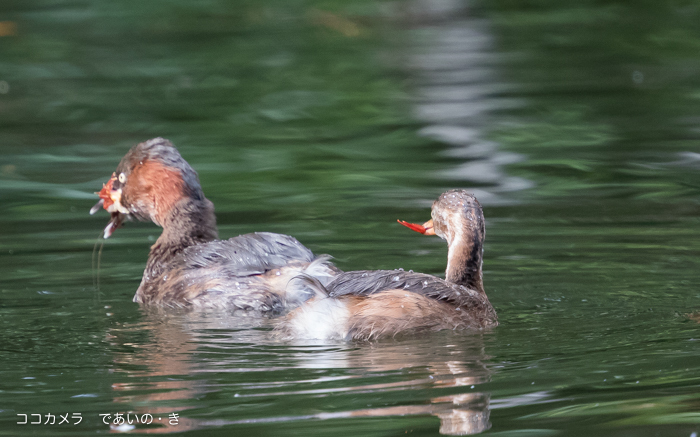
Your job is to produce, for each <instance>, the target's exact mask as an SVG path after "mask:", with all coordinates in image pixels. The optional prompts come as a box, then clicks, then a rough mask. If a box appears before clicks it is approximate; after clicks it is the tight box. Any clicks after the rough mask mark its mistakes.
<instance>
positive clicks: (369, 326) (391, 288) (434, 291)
mask: <svg viewBox="0 0 700 437" xmlns="http://www.w3.org/2000/svg"><path fill="white" fill-rule="evenodd" d="M401 223H402V224H404V225H406V226H408V227H410V228H411V229H413V230H416V231H418V232H421V233H423V234H425V235H438V236H439V237H441V238H443V239H445V240H447V244H448V247H449V252H448V256H447V272H446V278H447V279H446V280H443V279H440V278H437V277H435V276H432V275H427V274H423V273H414V272H405V271H403V270H375V271H356V272H346V273H340V274H338V276H336V277H335V278H334V279H333V280H332V281H331V282H330V283H328V284H326V285H324V284H322V283H320V282H319V281H318V280H316V279H314V278H311V277H308V276H304V277H299V278H296V280H293V281H291V282H290V285H289V289H294V290H298V291H297V292H300V291H301V290H305V291H306V292H307V293H311V292H313V293H314V294H315V297H314V298H312V299H310V300H309V301H307V302H306V303H304V304H303V305H301V306H300V307H298V308H296V309H294V310H293V311H292V312H290V313H289V314H288V315H287V316H286V318H285V319H284V320H283V321H282V322H281V323H280V325H279V326H278V327H277V329H278V331H279V332H280V333H281V335H282V336H289V337H294V338H321V339H322V338H340V339H351V340H372V339H377V338H381V337H387V336H395V335H397V334H399V333H404V332H409V331H411V332H414V331H421V330H433V331H437V330H441V329H481V328H487V327H494V326H497V325H498V319H497V317H496V312H495V311H494V309H493V307H492V306H491V303H490V302H489V300H488V298H487V297H486V293H485V292H484V286H483V281H482V274H481V265H482V257H483V242H484V233H485V228H484V215H483V212H482V209H481V205H480V204H479V202H478V201H477V200H476V198H475V197H474V196H472V195H471V194H469V193H467V192H466V191H464V190H451V191H448V192H446V193H443V194H442V195H441V196H440V198H439V199H438V200H437V201H435V202H434V203H433V207H432V220H430V221H428V222H426V223H425V224H423V225H414V224H409V223H405V222H401Z"/></svg>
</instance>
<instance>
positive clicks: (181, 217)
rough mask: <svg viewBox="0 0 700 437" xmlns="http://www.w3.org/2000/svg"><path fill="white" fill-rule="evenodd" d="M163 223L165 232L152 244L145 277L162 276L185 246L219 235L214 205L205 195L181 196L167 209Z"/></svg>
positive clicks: (207, 240)
mask: <svg viewBox="0 0 700 437" xmlns="http://www.w3.org/2000/svg"><path fill="white" fill-rule="evenodd" d="M161 225H162V226H163V233H162V234H161V235H160V237H159V238H158V240H156V242H155V244H154V245H153V246H151V252H150V253H149V255H148V263H147V264H146V271H145V272H144V279H146V278H147V277H148V278H153V277H156V276H158V275H160V273H162V272H163V271H165V270H166V266H167V265H168V264H169V263H170V262H172V261H173V260H174V259H175V258H176V257H177V255H179V254H180V253H181V252H182V251H183V250H185V249H186V248H188V247H190V246H194V245H196V244H201V243H206V242H209V241H213V240H216V239H217V238H218V232H217V229H216V216H215V215H214V204H213V203H211V202H210V201H209V200H207V199H206V198H204V197H202V198H201V199H192V198H182V199H180V201H178V202H177V203H176V204H175V205H174V206H173V207H172V208H171V209H170V210H169V211H168V212H167V214H166V215H165V217H164V218H163V219H162V223H161Z"/></svg>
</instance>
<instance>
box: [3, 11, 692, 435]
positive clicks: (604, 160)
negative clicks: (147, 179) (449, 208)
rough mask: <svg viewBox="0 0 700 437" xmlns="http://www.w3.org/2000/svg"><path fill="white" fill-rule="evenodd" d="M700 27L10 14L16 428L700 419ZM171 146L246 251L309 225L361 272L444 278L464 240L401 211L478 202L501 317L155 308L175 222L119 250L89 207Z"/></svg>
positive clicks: (8, 256) (605, 21) (7, 100)
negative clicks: (319, 333)
mask: <svg viewBox="0 0 700 437" xmlns="http://www.w3.org/2000/svg"><path fill="white" fill-rule="evenodd" d="M698 22H700V3H698V2H693V1H684V2H680V1H679V2H656V3H653V2H652V3H649V2H647V3H643V4H633V3H631V2H630V3H628V2H573V1H572V2H544V1H529V2H511V1H505V0H503V1H494V2H483V3H481V4H470V3H462V2H460V1H457V0H455V1H454V2H448V1H436V0H420V1H413V2H385V3H380V2H374V1H360V0H353V1H343V2H341V1H334V0H328V1H308V2H301V1H266V2H260V1H235V2H228V1H222V0H220V1H217V0H208V1H199V2H186V1H168V2H165V1H151V2H134V1H126V2H89V1H85V0H75V1H60V0H30V1H26V0H21V1H20V0H4V1H3V2H2V4H0V35H2V36H0V257H1V258H0V323H1V324H2V329H1V330H0V435H8V436H21V435H30V434H31V435H93V434H96V433H107V432H110V426H108V425H105V424H103V422H102V417H101V416H100V414H110V415H111V420H112V421H113V420H114V417H115V414H116V413H123V414H126V413H129V414H131V417H132V419H133V417H134V415H138V416H139V417H143V415H146V414H150V415H151V416H152V417H153V420H154V424H152V425H150V426H143V425H141V424H138V426H137V427H136V428H130V427H122V428H120V429H119V430H121V431H128V432H131V433H138V432H186V433H189V434H192V435H205V434H206V435H227V436H228V435H275V436H277V435H319V436H322V435H363V436H364V435H368V436H373V435H377V436H379V435H382V436H383V435H404V434H405V435H439V434H440V433H442V434H465V433H478V432H482V433H483V434H484V435H487V434H494V435H499V436H501V435H503V436H505V435H519V436H541V435H542V436H550V435H581V436H589V435H601V436H608V435H610V436H617V435H635V436H640V435H641V436H646V435H649V436H652V435H654V436H657V435H658V436H691V435H693V433H696V435H697V433H700V324H698V320H699V319H700V317H699V316H697V315H693V313H694V312H696V311H700V287H699V285H700V275H699V274H698V271H700V238H698V237H699V236H700V231H699V229H700V202H699V200H700V179H699V177H698V174H699V172H700V51H698V48H700V27H698V26H697V23H698ZM155 136H163V137H166V138H169V139H170V140H172V141H173V142H174V143H175V144H176V145H177V146H178V148H179V150H180V151H181V153H182V155H183V156H184V157H185V158H186V159H187V160H188V161H189V162H190V163H191V164H192V165H193V167H194V168H195V169H196V170H197V171H198V172H199V175H200V179H201V182H202V186H203V188H204V191H205V193H206V195H207V196H208V197H209V199H211V200H212V201H213V202H214V203H215V205H216V208H217V217H218V222H219V224H220V235H221V237H223V238H228V237H231V236H234V235H238V234H240V233H246V232H253V231H273V232H282V233H287V234H291V235H294V236H295V237H297V238H298V239H299V240H300V241H302V242H303V243H304V244H306V245H307V246H308V247H309V248H311V249H312V250H313V251H314V252H316V253H329V254H332V255H333V256H334V257H335V260H336V264H337V265H338V266H339V267H340V268H342V269H344V270H353V269H364V268H376V269H380V268H398V267H402V268H404V269H406V270H408V269H414V270H416V271H421V272H426V273H431V274H436V275H440V274H442V271H443V270H444V266H445V258H446V247H445V245H444V243H443V242H442V241H441V240H439V239H437V238H428V237H422V236H420V235H417V234H414V233H411V232H409V231H407V230H406V229H405V228H402V227H401V226H399V225H398V224H396V222H395V220H396V219H397V218H401V219H406V220H409V221H413V222H421V221H423V220H427V219H428V217H429V207H430V203H431V202H432V200H433V199H435V198H436V197H437V196H438V195H439V194H440V193H441V192H442V191H444V190H446V189H448V188H457V187H460V188H469V189H471V190H473V191H474V192H475V193H476V195H477V197H478V198H479V199H480V200H481V201H482V203H483V205H484V212H485V215H486V218H487V232H486V238H487V241H486V246H485V261H484V269H485V271H484V281H485V286H486V290H487V293H488V295H489V297H490V299H491V302H492V303H493V304H494V306H495V308H496V310H497V312H498V315H499V320H500V322H501V325H500V326H499V327H498V328H497V329H496V330H494V331H492V332H488V333H465V332H458V333H453V332H440V333H436V334H430V335H421V336H415V337H413V338H404V339H397V340H385V341H380V342H377V343H372V344H362V343H360V344H354V343H342V342H336V343H328V344H323V343H303V342H299V343H288V342H280V341H276V340H274V339H273V338H272V336H271V335H270V332H269V330H268V328H267V327H265V326H260V324H258V323H256V321H254V320H246V319H231V318H224V317H222V316H221V315H216V314H201V315H187V314H178V313H166V314H159V313H151V312H148V311H144V310H142V309H140V308H139V307H138V306H137V305H136V304H134V303H132V302H131V298H132V296H133V294H134V292H135V290H136V288H137V286H138V284H139V281H140V278H141V274H142V271H143V267H144V264H145V260H146V257H147V252H148V247H149V245H150V244H151V242H152V241H154V240H155V238H157V236H158V233H159V229H158V228H157V227H155V226H154V225H152V224H145V223H127V224H126V225H125V227H124V228H123V229H119V230H117V231H116V232H115V233H114V235H113V237H112V238H111V239H109V240H107V241H106V242H105V243H104V246H100V244H101V242H102V240H99V238H98V236H99V235H100V233H101V230H102V228H103V227H104V226H105V225H106V222H107V217H106V214H99V215H97V216H92V217H91V216H89V215H88V210H89V208H90V207H91V206H92V205H93V204H94V202H95V201H96V196H95V195H94V194H93V192H94V191H97V190H99V189H100V188H101V186H102V185H101V184H102V183H103V182H105V181H106V180H107V178H108V177H109V175H110V174H111V172H112V171H114V168H115V167H116V165H117V163H118V161H119V159H120V158H121V156H122V155H123V154H124V153H125V152H126V151H127V150H128V148H129V147H130V146H131V145H133V144H135V143H136V142H139V141H143V140H145V139H148V138H152V137H155ZM100 251H101V254H100ZM98 254H100V256H98ZM98 258H99V268H97V263H98ZM173 413H176V414H178V415H179V417H178V419H177V420H178V423H177V424H176V425H169V424H168V421H169V418H170V415H171V414H173ZM22 414H27V415H31V414H41V415H42V417H41V421H42V425H31V424H26V425H21V424H18V423H17V422H19V421H23V416H21V415H22ZM78 414H79V415H80V416H81V417H82V421H81V422H80V423H79V424H74V423H76V422H77V421H78V419H76V418H75V417H76V415H78ZM47 415H53V416H54V421H55V424H54V425H51V424H50V423H51V416H47ZM61 416H64V417H67V418H68V420H67V422H68V423H64V424H60V425H59V422H60V421H61ZM37 417H38V416H33V417H32V416H28V421H29V422H31V421H37V420H38V419H37ZM159 419H160V420H159ZM47 421H48V422H49V423H47V424H45V425H44V424H43V423H44V422H47ZM112 431H118V430H117V429H112Z"/></svg>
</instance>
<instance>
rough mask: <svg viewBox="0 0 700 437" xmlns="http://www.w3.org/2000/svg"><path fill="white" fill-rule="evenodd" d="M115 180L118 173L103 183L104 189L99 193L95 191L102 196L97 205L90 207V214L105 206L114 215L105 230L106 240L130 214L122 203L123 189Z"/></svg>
mask: <svg viewBox="0 0 700 437" xmlns="http://www.w3.org/2000/svg"><path fill="white" fill-rule="evenodd" d="M115 181H117V175H116V174H115V173H112V177H111V178H110V179H109V181H108V182H107V183H106V184H102V190H100V192H99V193H95V194H97V195H98V196H100V200H99V201H98V202H97V203H96V204H95V206H93V207H92V208H90V215H93V214H95V213H96V212H97V211H99V210H100V208H104V209H105V210H106V211H107V212H109V213H110V214H111V216H112V217H111V219H110V220H109V223H108V224H107V227H105V230H104V238H105V240H106V239H107V238H109V237H110V236H111V235H112V233H113V232H114V230H115V229H117V228H118V227H120V226H121V224H122V223H123V222H124V219H125V217H126V215H128V214H129V210H128V209H126V208H125V207H124V206H122V204H121V198H122V189H121V188H115V187H114V182H115Z"/></svg>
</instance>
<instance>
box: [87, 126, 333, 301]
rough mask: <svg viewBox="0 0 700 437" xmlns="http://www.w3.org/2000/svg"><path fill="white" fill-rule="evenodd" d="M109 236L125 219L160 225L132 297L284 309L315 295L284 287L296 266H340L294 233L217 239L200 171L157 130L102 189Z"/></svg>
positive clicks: (307, 269)
mask: <svg viewBox="0 0 700 437" xmlns="http://www.w3.org/2000/svg"><path fill="white" fill-rule="evenodd" d="M98 194H99V196H100V200H99V202H98V203H97V204H96V205H95V206H94V207H93V208H92V209H91V210H90V213H91V214H94V213H95V212H97V211H99V210H100V209H101V208H104V209H105V210H107V211H108V212H109V213H110V214H111V219H110V221H109V223H108V224H107V227H106V228H105V230H104V238H109V237H110V236H111V235H112V233H113V232H114V231H115V230H116V229H117V228H119V227H120V226H121V225H122V224H123V222H124V221H125V220H126V219H132V218H133V219H136V220H140V221H151V222H153V223H155V224H156V225H158V226H160V227H162V228H163V232H162V233H161V235H160V237H159V238H158V239H157V240H156V242H155V244H153V246H151V250H150V253H149V256H148V261H147V263H146V269H145V270H144V273H143V278H142V280H141V284H140V285H139V288H138V290H137V291H136V295H135V296H134V299H133V300H134V302H138V303H140V304H147V305H159V306H166V307H188V308H205V309H206V308H224V309H231V310H247V311H256V312H259V313H280V312H284V311H286V310H288V309H290V308H293V307H295V306H297V305H299V304H300V303H302V302H304V301H306V300H307V299H308V298H309V297H310V296H311V295H309V294H306V293H305V292H304V291H303V290H299V289H294V288H289V289H288V288H287V283H288V282H289V280H290V279H291V278H293V277H295V276H297V275H299V274H305V275H309V276H310V277H313V278H315V279H317V280H318V281H320V283H328V282H329V281H330V279H331V278H332V277H333V276H335V275H336V274H337V273H339V270H338V269H337V268H335V267H334V266H333V265H332V264H331V263H330V262H329V259H330V257H328V256H320V257H316V256H314V254H313V253H312V252H311V251H310V250H309V249H307V248H306V247H304V246H303V245H302V244H301V243H300V242H299V241H297V240H296V239H295V238H293V237H290V236H288V235H282V234H274V233H269V232H257V233H252V234H245V235H239V236H237V237H233V238H231V239H228V240H219V239H218V232H217V227H216V217H215V215H214V205H213V204H212V202H210V201H209V200H208V199H207V198H206V197H204V193H203V192H202V188H201V186H200V183H199V177H198V176H197V172H196V171H195V170H194V169H193V168H192V167H191V166H190V165H189V164H188V163H187V161H185V160H184V159H183V158H182V156H181V155H180V153H179V152H178V150H177V149H176V148H175V146H173V144H172V143H171V142H170V141H168V140H166V139H163V138H154V139H151V140H148V141H145V142H143V143H139V144H137V145H136V146H134V147H132V148H131V150H129V152H128V153H127V154H126V155H125V156H124V157H123V158H122V160H121V162H120V163H119V165H118V166H117V170H116V172H114V173H113V174H112V177H111V178H110V179H109V181H108V182H107V183H106V184H104V185H103V188H102V190H101V191H100V192H99V193H98Z"/></svg>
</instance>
